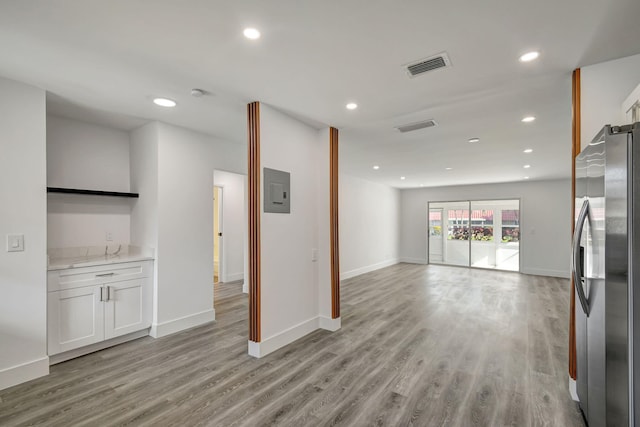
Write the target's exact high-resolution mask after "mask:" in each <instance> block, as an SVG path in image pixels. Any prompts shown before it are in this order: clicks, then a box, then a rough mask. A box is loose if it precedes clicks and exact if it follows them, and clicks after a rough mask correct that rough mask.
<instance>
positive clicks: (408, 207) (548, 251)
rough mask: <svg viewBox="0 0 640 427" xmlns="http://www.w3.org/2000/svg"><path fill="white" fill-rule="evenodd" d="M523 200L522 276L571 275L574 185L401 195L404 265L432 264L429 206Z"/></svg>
mask: <svg viewBox="0 0 640 427" xmlns="http://www.w3.org/2000/svg"><path fill="white" fill-rule="evenodd" d="M492 199H520V222H521V224H520V229H521V241H520V257H521V259H520V266H521V273H525V274H535V275H540V276H555V277H565V278H568V277H569V266H570V245H571V181H570V180H569V179H564V180H552V181H527V182H517V183H505V184H483V185H466V186H452V187H434V188H423V189H415V190H403V191H402V192H401V200H402V216H401V228H402V238H401V242H402V245H401V250H400V254H401V261H404V262H413V263H427V261H428V260H427V203H428V202H430V201H431V202H442V201H457V200H492Z"/></svg>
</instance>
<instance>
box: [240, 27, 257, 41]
mask: <svg viewBox="0 0 640 427" xmlns="http://www.w3.org/2000/svg"><path fill="white" fill-rule="evenodd" d="M242 34H244V36H245V37H246V38H248V39H249V40H257V39H259V38H260V31H258V30H256V29H255V28H245V29H244V31H243V32H242Z"/></svg>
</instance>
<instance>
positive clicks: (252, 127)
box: [247, 102, 260, 342]
mask: <svg viewBox="0 0 640 427" xmlns="http://www.w3.org/2000/svg"><path fill="white" fill-rule="evenodd" d="M247 137H248V144H247V145H248V157H249V158H248V172H249V177H248V181H249V197H248V198H249V340H250V341H254V342H260V103H259V102H252V103H251V104H248V105H247Z"/></svg>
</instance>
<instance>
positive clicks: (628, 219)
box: [573, 123, 640, 427]
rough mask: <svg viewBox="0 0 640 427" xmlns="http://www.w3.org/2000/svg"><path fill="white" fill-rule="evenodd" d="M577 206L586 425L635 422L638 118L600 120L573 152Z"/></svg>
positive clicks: (581, 394) (639, 298) (639, 412)
mask: <svg viewBox="0 0 640 427" xmlns="http://www.w3.org/2000/svg"><path fill="white" fill-rule="evenodd" d="M576 213H577V217H576V223H575V232H574V236H573V277H574V282H575V289H574V292H575V294H576V313H575V314H576V345H577V368H578V372H577V379H576V386H577V393H578V398H579V399H580V402H579V404H580V408H581V409H582V412H583V413H584V416H585V418H586V420H587V422H588V424H589V427H616V426H624V427H628V426H634V425H638V426H639V427H640V407H639V405H638V402H636V400H638V399H640V390H638V387H639V385H640V381H639V378H638V371H639V370H640V369H634V365H635V366H636V367H638V368H640V362H639V361H638V357H639V356H640V348H638V347H639V345H640V338H638V335H639V333H640V325H639V322H640V311H639V310H640V289H638V288H637V283H640V279H637V278H636V276H638V277H640V222H639V221H640V123H635V124H633V125H627V126H605V127H604V128H603V129H602V131H600V133H599V134H598V135H597V136H596V138H595V139H594V140H593V141H592V142H591V143H590V144H589V146H588V147H587V148H585V149H584V150H583V151H582V152H581V153H580V155H579V156H578V157H577V158H576ZM634 362H635V363H634ZM634 396H635V397H634Z"/></svg>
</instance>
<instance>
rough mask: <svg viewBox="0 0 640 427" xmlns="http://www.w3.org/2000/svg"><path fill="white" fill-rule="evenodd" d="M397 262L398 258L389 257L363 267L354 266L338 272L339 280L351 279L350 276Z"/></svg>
mask: <svg viewBox="0 0 640 427" xmlns="http://www.w3.org/2000/svg"><path fill="white" fill-rule="evenodd" d="M398 262H399V260H398V258H391V259H388V260H386V261H382V262H378V263H376V264H371V265H367V266H365V267H360V268H356V269H354V270H350V271H344V272H341V273H340V280H346V279H351V278H352V277H356V276H359V275H361V274H365V273H369V272H371V271H375V270H379V269H381V268H384V267H389V266H390V265H394V264H397V263H398Z"/></svg>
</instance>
